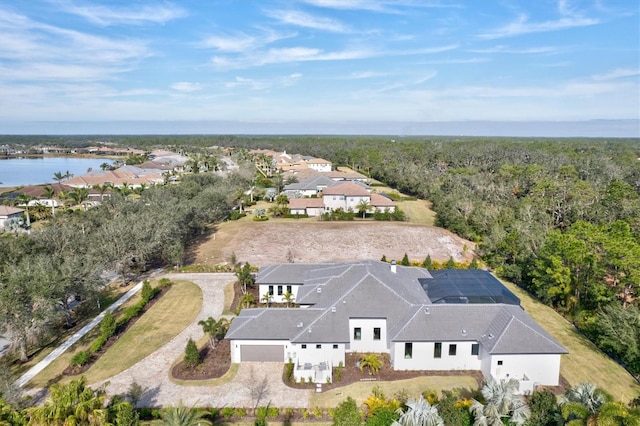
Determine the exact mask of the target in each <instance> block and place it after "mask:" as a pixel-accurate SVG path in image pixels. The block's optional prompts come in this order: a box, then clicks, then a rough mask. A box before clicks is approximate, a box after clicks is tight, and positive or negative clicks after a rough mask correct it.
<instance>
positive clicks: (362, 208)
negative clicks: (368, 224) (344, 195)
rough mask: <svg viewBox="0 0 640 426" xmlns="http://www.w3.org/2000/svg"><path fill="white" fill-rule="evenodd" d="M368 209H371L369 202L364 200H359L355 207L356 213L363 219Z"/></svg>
mask: <svg viewBox="0 0 640 426" xmlns="http://www.w3.org/2000/svg"><path fill="white" fill-rule="evenodd" d="M369 208H371V204H369V201H368V200H365V199H364V198H363V199H362V200H360V202H359V203H358V205H357V209H358V213H360V214H362V218H363V219H364V218H365V216H366V214H367V211H368V210H369Z"/></svg>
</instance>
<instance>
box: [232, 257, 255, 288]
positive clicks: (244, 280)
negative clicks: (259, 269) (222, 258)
mask: <svg viewBox="0 0 640 426" xmlns="http://www.w3.org/2000/svg"><path fill="white" fill-rule="evenodd" d="M236 277H237V278H238V283H239V284H240V285H241V286H242V293H243V294H246V293H247V286H249V287H253V284H254V282H255V279H254V277H253V274H252V273H251V265H249V262H245V264H244V265H243V266H242V267H240V268H237V270H236Z"/></svg>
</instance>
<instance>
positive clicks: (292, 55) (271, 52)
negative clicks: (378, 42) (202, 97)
mask: <svg viewBox="0 0 640 426" xmlns="http://www.w3.org/2000/svg"><path fill="white" fill-rule="evenodd" d="M457 48H458V45H457V44H454V45H446V46H438V47H430V48H422V49H408V50H388V51H387V50H374V49H367V48H361V49H345V50H340V51H324V50H322V49H319V48H312V47H285V48H272V49H268V50H266V51H255V52H250V54H247V55H245V56H242V57H230V56H214V57H213V58H212V60H211V63H212V65H213V66H214V67H216V68H218V69H241V68H250V67H256V66H262V65H268V64H277V63H288V62H308V61H346V60H355V59H367V58H376V57H393V56H410V55H428V54H434V53H440V52H445V51H449V50H454V49H457Z"/></svg>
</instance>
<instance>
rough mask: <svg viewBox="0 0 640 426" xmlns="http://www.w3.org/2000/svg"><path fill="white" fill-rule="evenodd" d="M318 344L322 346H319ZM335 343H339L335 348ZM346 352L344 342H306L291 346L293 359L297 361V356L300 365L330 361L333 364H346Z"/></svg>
mask: <svg viewBox="0 0 640 426" xmlns="http://www.w3.org/2000/svg"><path fill="white" fill-rule="evenodd" d="M318 345H319V346H320V348H318V347H317V346H318ZM334 345H337V348H334ZM303 346H306V348H303ZM344 353H345V345H344V343H318V344H316V343H306V344H304V345H303V344H292V346H291V355H292V356H291V359H292V360H294V361H295V359H296V358H297V360H298V364H300V365H304V364H305V363H309V364H312V365H316V364H319V363H321V362H328V363H330V364H331V365H333V366H338V364H340V363H341V362H342V364H343V365H344V362H345V359H344ZM294 355H295V356H294Z"/></svg>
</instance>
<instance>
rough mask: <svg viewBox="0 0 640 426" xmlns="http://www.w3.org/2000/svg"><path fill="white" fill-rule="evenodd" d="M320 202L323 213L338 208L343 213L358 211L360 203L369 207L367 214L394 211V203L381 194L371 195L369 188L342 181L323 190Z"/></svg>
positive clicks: (361, 184)
mask: <svg viewBox="0 0 640 426" xmlns="http://www.w3.org/2000/svg"><path fill="white" fill-rule="evenodd" d="M322 200H323V202H324V207H325V211H331V210H335V209H338V208H341V209H343V210H344V211H349V210H352V211H354V212H357V211H358V206H359V205H360V203H362V202H366V203H367V204H368V205H369V208H368V209H367V212H368V213H375V212H376V211H389V212H393V211H395V209H396V205H395V203H394V202H393V201H392V200H391V199H389V198H387V197H385V196H384V195H382V194H376V193H373V194H372V193H371V192H370V188H369V187H368V186H366V185H365V184H363V183H360V182H352V181H344V182H338V183H336V184H334V185H331V186H329V187H327V188H325V190H324V191H322Z"/></svg>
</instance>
